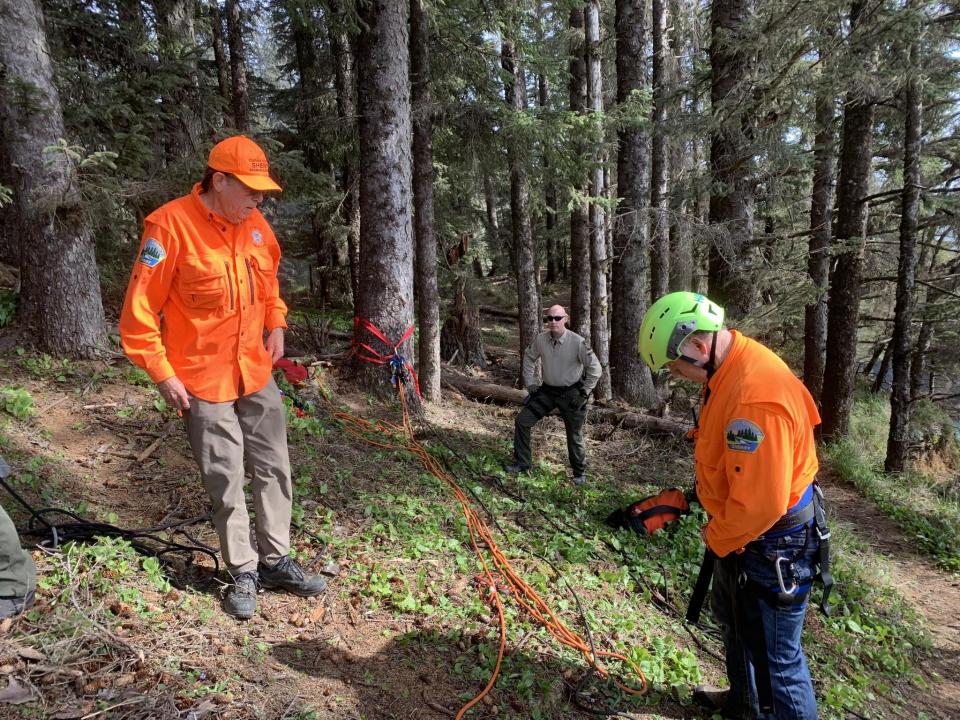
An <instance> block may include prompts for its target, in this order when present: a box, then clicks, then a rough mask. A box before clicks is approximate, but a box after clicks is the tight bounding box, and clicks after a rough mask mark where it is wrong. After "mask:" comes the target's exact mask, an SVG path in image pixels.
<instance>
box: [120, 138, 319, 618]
mask: <svg viewBox="0 0 960 720" xmlns="http://www.w3.org/2000/svg"><path fill="white" fill-rule="evenodd" d="M279 190H280V186H279V185H277V183H276V182H274V181H273V179H272V178H271V177H270V169H269V165H268V163H267V157H266V155H265V154H264V152H263V150H261V149H260V147H259V146H258V145H257V144H256V143H254V142H253V141H252V140H250V139H249V138H246V137H244V136H242V135H238V136H235V137H231V138H228V139H226V140H224V141H223V142H221V143H219V144H217V145H216V146H215V147H214V148H213V149H212V150H211V151H210V156H209V159H208V161H207V170H206V172H205V173H204V175H203V179H202V180H201V181H200V182H199V183H197V184H196V185H195V186H194V188H193V192H191V193H190V194H189V195H186V196H184V197H181V198H178V199H177V200H173V201H172V202H169V203H167V204H166V205H164V206H163V207H161V208H160V209H158V210H156V211H154V212H153V213H151V214H150V215H149V216H148V217H147V219H146V221H145V224H144V232H143V241H142V243H141V248H140V255H139V258H138V260H137V262H136V263H135V264H134V268H133V272H132V274H131V278H130V284H129V286H128V287H127V295H126V299H125V300H124V304H123V311H122V312H121V315H120V338H121V342H122V343H123V349H124V351H125V352H126V353H127V356H128V357H129V358H130V359H131V360H132V361H133V362H134V363H136V364H137V365H139V366H140V367H142V368H144V369H145V370H146V371H147V373H148V374H149V375H150V378H151V379H152V380H153V381H154V382H155V383H157V387H158V388H159V390H160V394H161V395H162V396H163V398H164V400H166V402H167V404H168V405H170V406H172V407H173V408H175V409H176V410H177V411H178V412H182V413H183V416H184V418H185V420H186V426H187V434H188V436H189V439H190V446H191V448H192V449H193V455H194V458H195V459H196V461H197V464H198V465H199V466H200V474H201V476H202V478H203V483H204V487H205V488H206V490H207V493H208V494H209V495H210V499H211V500H212V502H213V522H214V525H215V526H216V528H217V534H218V535H219V537H220V552H221V553H222V555H223V558H224V561H225V563H226V565H227V570H228V571H229V573H230V575H231V577H232V579H233V584H231V585H230V586H229V587H228V588H227V592H226V594H225V597H224V601H223V607H224V610H225V611H226V612H227V613H229V614H230V615H233V616H234V617H237V618H240V619H248V618H250V617H252V616H253V614H254V612H255V611H256V604H257V593H258V592H259V589H260V587H261V586H262V587H269V588H274V587H279V588H283V589H285V590H287V591H289V592H292V593H294V594H296V595H300V596H302V597H309V596H313V595H318V594H319V593H321V592H323V591H324V590H325V589H326V582H325V581H324V580H323V578H321V577H319V576H316V575H307V574H306V573H304V571H303V570H302V569H301V568H300V566H299V565H298V564H297V563H296V561H295V560H293V559H292V558H291V557H290V556H289V551H290V519H291V510H292V498H293V493H292V485H291V481H290V460H289V457H288V455H287V434H286V420H285V413H284V408H283V403H282V402H281V399H280V391H279V389H278V388H277V385H276V383H275V382H274V381H273V378H272V376H271V369H272V367H273V363H274V362H275V361H276V360H278V359H279V358H281V357H282V356H283V331H284V328H285V327H286V320H285V317H286V313H287V307H286V305H285V304H284V303H283V301H282V300H281V299H280V291H279V286H278V283H277V266H278V264H279V261H280V246H279V245H278V244H277V239H276V237H275V236H274V234H273V231H272V230H271V229H270V226H269V225H268V224H267V221H266V220H265V219H264V217H263V215H261V214H260V211H259V210H258V209H257V206H258V205H260V203H261V202H263V196H264V193H265V192H269V191H279ZM265 331H266V333H267V339H266V343H264V339H263V335H264V332H265ZM245 466H246V468H247V469H248V470H249V471H250V473H251V476H252V489H253V502H254V507H255V509H256V547H254V545H253V544H252V543H251V539H250V519H249V516H248V513H247V507H246V501H245V498H244V490H243V487H244V469H245Z"/></svg>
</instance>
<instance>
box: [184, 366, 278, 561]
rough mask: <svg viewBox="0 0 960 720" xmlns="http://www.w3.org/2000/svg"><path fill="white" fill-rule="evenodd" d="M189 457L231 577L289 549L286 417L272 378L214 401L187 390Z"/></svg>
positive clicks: (185, 417) (272, 559) (185, 415)
mask: <svg viewBox="0 0 960 720" xmlns="http://www.w3.org/2000/svg"><path fill="white" fill-rule="evenodd" d="M184 419H185V420H186V424H187V435H188V436H189V438H190V447H191V448H192V449H193V457H194V459H196V461H197V465H199V466H200V475H201V477H202V478H203V486H204V487H205V488H206V490H207V494H209V495H210V500H211V501H213V524H214V526H215V527H216V528H217V534H218V535H219V536H220V554H221V555H223V560H224V562H225V563H226V565H227V570H228V571H229V572H230V573H231V574H232V575H234V576H236V575H238V574H240V573H242V572H253V571H256V569H257V561H258V560H261V561H263V562H265V563H267V564H270V565H272V564H273V563H275V562H277V560H279V559H280V558H282V557H284V556H285V555H286V554H287V553H288V552H289V551H290V513H291V509H292V506H293V489H292V484H291V482H290V458H289V456H288V454H287V423H286V416H285V411H284V407H283V402H282V400H281V399H280V390H279V389H278V388H277V384H276V383H275V382H274V381H273V378H271V379H270V382H269V383H268V384H267V386H266V387H265V388H263V390H260V391H259V392H255V393H253V394H252V395H247V396H245V397H241V398H238V399H237V400H231V401H229V402H222V403H213V402H207V401H206V400H200V399H199V398H195V397H193V396H192V395H191V396H190V410H189V411H188V412H186V413H184ZM245 469H246V471H247V472H249V474H250V476H251V490H252V491H253V508H254V511H255V512H256V519H255V530H256V546H254V544H253V542H252V539H251V537H250V516H249V514H248V513H247V503H246V499H245V497H244V485H245V484H246V477H245V472H244V470H245Z"/></svg>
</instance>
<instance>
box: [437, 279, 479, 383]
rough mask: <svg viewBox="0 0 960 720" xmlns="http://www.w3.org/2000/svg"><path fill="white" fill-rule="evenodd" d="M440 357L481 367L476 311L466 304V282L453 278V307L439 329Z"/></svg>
mask: <svg viewBox="0 0 960 720" xmlns="http://www.w3.org/2000/svg"><path fill="white" fill-rule="evenodd" d="M440 357H441V358H442V359H443V360H444V361H446V362H449V363H454V364H459V365H476V366H477V367H481V368H482V367H485V366H486V359H485V357H484V351H483V339H482V338H481V337H480V310H479V308H475V307H474V308H471V307H469V305H468V304H467V296H466V281H465V280H464V279H463V278H459V279H458V280H457V287H456V291H455V292H454V296H453V306H452V307H451V308H450V314H449V315H448V316H447V319H446V320H445V321H444V323H443V329H442V330H441V331H440Z"/></svg>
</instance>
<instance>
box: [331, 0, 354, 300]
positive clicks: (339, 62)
mask: <svg viewBox="0 0 960 720" xmlns="http://www.w3.org/2000/svg"><path fill="white" fill-rule="evenodd" d="M343 2H344V0H334V1H333V2H331V3H330V15H331V17H330V19H329V21H328V22H327V28H328V31H329V34H330V54H331V55H333V58H334V86H335V88H336V91H337V119H338V120H339V132H340V133H343V134H345V135H346V136H347V138H348V139H349V142H348V143H346V145H347V146H348V148H349V150H348V151H347V153H346V155H345V157H344V159H343V163H342V165H341V168H340V192H342V193H343V197H344V200H343V206H342V208H341V210H340V213H341V217H342V218H343V221H344V223H346V226H347V258H348V262H349V264H350V292H351V297H352V298H353V303H354V307H356V303H357V297H359V294H360V178H359V177H358V172H359V171H358V169H357V153H356V152H355V151H354V148H356V144H357V101H356V95H357V87H356V83H357V81H356V72H355V69H354V51H353V47H352V45H351V42H350V36H349V34H348V33H347V15H346V10H345V9H344V7H343Z"/></svg>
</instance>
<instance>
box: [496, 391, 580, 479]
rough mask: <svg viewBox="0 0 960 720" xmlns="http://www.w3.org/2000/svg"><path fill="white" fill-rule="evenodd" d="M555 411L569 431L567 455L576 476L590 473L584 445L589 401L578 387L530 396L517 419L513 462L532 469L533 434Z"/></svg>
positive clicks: (539, 392) (536, 393) (541, 392)
mask: <svg viewBox="0 0 960 720" xmlns="http://www.w3.org/2000/svg"><path fill="white" fill-rule="evenodd" d="M554 408H557V409H558V410H559V411H560V417H562V418H563V425H564V427H565V428H566V430H567V454H568V455H569V456H570V466H571V467H572V468H573V474H574V475H575V476H577V475H583V474H584V472H585V471H586V469H587V451H586V448H585V447H584V444H583V423H584V421H585V420H586V419H587V401H586V400H585V399H584V397H583V395H581V394H580V390H579V389H578V388H576V387H573V388H569V389H566V390H564V389H562V388H551V387H548V386H544V387H541V388H540V389H539V390H537V392H535V393H534V394H533V395H531V396H530V398H529V400H527V404H526V406H525V407H524V408H523V410H521V411H520V414H519V415H517V419H516V421H515V422H514V432H513V459H514V462H515V463H516V464H517V465H519V466H521V467H525V468H528V467H530V464H531V461H530V430H531V429H532V428H533V426H534V425H536V424H537V423H538V422H540V419H541V418H542V417H543V416H544V415H547V414H549V413H550V412H551V411H552V410H553V409H554Z"/></svg>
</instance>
